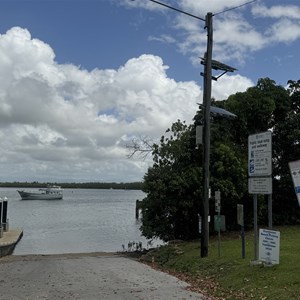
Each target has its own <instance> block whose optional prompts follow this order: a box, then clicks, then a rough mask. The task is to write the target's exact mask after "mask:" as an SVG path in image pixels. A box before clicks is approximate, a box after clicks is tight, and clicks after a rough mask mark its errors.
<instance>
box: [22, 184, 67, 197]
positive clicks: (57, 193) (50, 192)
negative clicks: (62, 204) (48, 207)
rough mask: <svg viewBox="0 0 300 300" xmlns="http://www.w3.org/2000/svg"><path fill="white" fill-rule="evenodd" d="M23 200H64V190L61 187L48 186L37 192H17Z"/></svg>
mask: <svg viewBox="0 0 300 300" xmlns="http://www.w3.org/2000/svg"><path fill="white" fill-rule="evenodd" d="M17 192H18V193H19V194H20V196H21V198H22V200H60V199H62V198H63V190H62V188H61V187H60V186H57V185H54V186H48V187H46V188H41V189H38V190H37V191H24V190H17Z"/></svg>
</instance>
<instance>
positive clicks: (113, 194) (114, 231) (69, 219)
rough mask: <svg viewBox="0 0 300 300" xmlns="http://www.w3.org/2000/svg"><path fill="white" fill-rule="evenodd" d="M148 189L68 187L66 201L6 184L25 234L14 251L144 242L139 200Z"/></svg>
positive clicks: (14, 223)
mask: <svg viewBox="0 0 300 300" xmlns="http://www.w3.org/2000/svg"><path fill="white" fill-rule="evenodd" d="M144 195H145V194H144V193H143V192H142V191H127V190H96V189H66V190H64V199H63V200H50V201H47V200H20V196H19V194H18V193H17V191H16V188H0V197H5V196H6V197H7V198H8V218H9V227H10V228H20V229H22V230H23V232H24V235H23V237H22V239H21V241H20V242H19V243H18V244H17V246H16V248H15V251H14V255H23V254H58V253H80V252H97V251H105V252H115V251H121V250H122V244H124V245H126V246H127V245H128V242H129V241H135V242H139V241H141V242H142V243H143V247H146V244H147V240H146V239H145V238H144V237H142V236H141V232H140V230H139V227H140V225H141V224H140V222H139V221H137V220H136V219H135V202H136V200H137V199H139V200H141V199H143V197H144Z"/></svg>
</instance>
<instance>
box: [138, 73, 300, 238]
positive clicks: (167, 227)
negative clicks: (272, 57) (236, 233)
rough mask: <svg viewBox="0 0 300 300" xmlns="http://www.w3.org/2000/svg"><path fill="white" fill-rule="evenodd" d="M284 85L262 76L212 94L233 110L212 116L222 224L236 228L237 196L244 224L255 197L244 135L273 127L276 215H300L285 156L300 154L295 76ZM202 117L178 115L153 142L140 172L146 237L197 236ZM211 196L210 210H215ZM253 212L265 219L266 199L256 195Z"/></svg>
mask: <svg viewBox="0 0 300 300" xmlns="http://www.w3.org/2000/svg"><path fill="white" fill-rule="evenodd" d="M288 84H289V86H288V89H285V88H283V87H282V86H278V85H276V83H275V82H274V81H273V80H271V79H269V78H264V79H260V80H259V81H258V83H257V85H256V86H254V87H251V88H249V89H248V90H247V91H246V92H243V93H236V94H235V95H231V96H230V97H229V98H228V99H227V100H225V101H212V104H213V105H214V106H219V107H221V108H225V109H227V110H229V111H231V112H233V113H234V114H236V115H237V116H238V117H237V118H236V119H227V118H223V117H220V116H216V115H212V116H211V156H210V185H211V189H212V194H214V192H215V191H217V190H219V191H221V195H222V196H221V198H222V199H221V212H222V214H224V215H225V216H226V226H227V228H229V229H232V228H235V227H236V226H237V224H236V204H237V203H242V204H244V212H245V222H246V227H251V226H252V222H253V212H252V197H251V196H250V195H249V194H248V181H247V175H248V170H247V168H248V166H247V164H248V136H249V135H250V134H255V133H259V132H264V131H267V130H272V132H273V141H272V144H273V176H274V178H273V182H274V184H273V221H274V223H275V224H297V223H300V210H299V208H298V207H297V206H298V203H297V200H296V197H295V193H294V189H293V185H292V180H291V177H290V172H289V168H288V162H290V161H293V160H298V159H300V80H298V81H289V82H288ZM199 124H203V112H202V110H200V111H198V112H197V114H196V115H195V117H194V124H193V125H189V126H188V125H186V124H185V123H184V122H181V121H179V120H178V121H177V122H176V123H174V124H173V125H172V126H171V128H170V129H168V130H167V131H166V136H163V137H162V138H161V140H160V143H159V144H155V145H154V147H153V149H154V150H153V153H152V154H153V160H154V164H153V166H152V167H151V168H149V170H148V172H147V174H146V175H145V177H144V191H145V192H146V193H147V197H146V198H145V200H144V203H143V219H142V227H141V229H142V232H143V234H144V235H145V236H147V237H148V238H152V237H160V238H161V239H163V240H165V241H168V240H171V239H192V238H196V237H197V236H198V233H197V229H198V215H199V214H200V215H201V211H200V207H201V206H200V203H201V201H202V200H201V199H202V186H203V179H202V172H203V170H202V161H203V159H202V152H203V149H202V147H200V149H195V146H196V145H195V135H196V134H195V131H196V130H195V128H196V125H199ZM213 202H214V201H210V215H213V214H214V203H213ZM258 204H259V207H258V219H259V222H260V224H262V225H264V224H267V199H265V197H260V199H259V202H258Z"/></svg>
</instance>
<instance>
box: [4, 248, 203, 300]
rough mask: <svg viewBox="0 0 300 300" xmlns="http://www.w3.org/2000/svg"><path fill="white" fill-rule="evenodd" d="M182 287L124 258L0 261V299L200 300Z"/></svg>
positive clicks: (78, 256)
mask: <svg viewBox="0 0 300 300" xmlns="http://www.w3.org/2000/svg"><path fill="white" fill-rule="evenodd" d="M187 286H188V284H186V283H185V282H182V281H180V280H178V279H177V278H175V277H173V276H170V275H168V274H165V273H162V272H159V271H156V270H154V269H152V268H151V267H149V266H147V265H144V264H142V263H139V262H137V261H135V260H133V259H129V258H126V257H122V256H118V255H114V254H105V253H91V254H62V255H27V256H7V257H3V258H1V259H0V299H1V300H19V299H28V300H34V299H49V300H55V299H72V300H74V299H81V300H87V299H93V300H94V299H95V300H99V299H100V300H102V299H103V300H106V299H108V300H110V299H112V300H118V299H128V300H129V299H130V300H131V299H151V300H152V299H162V300H168V299H190V300H194V299H205V298H204V296H202V295H200V294H197V293H193V292H190V291H188V290H187V289H186V288H187Z"/></svg>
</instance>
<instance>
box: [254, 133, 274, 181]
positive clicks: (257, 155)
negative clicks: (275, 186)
mask: <svg viewBox="0 0 300 300" xmlns="http://www.w3.org/2000/svg"><path fill="white" fill-rule="evenodd" d="M248 172H249V176H271V175H272V132H271V131H266V132H262V133H257V134H252V135H249V137H248Z"/></svg>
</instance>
